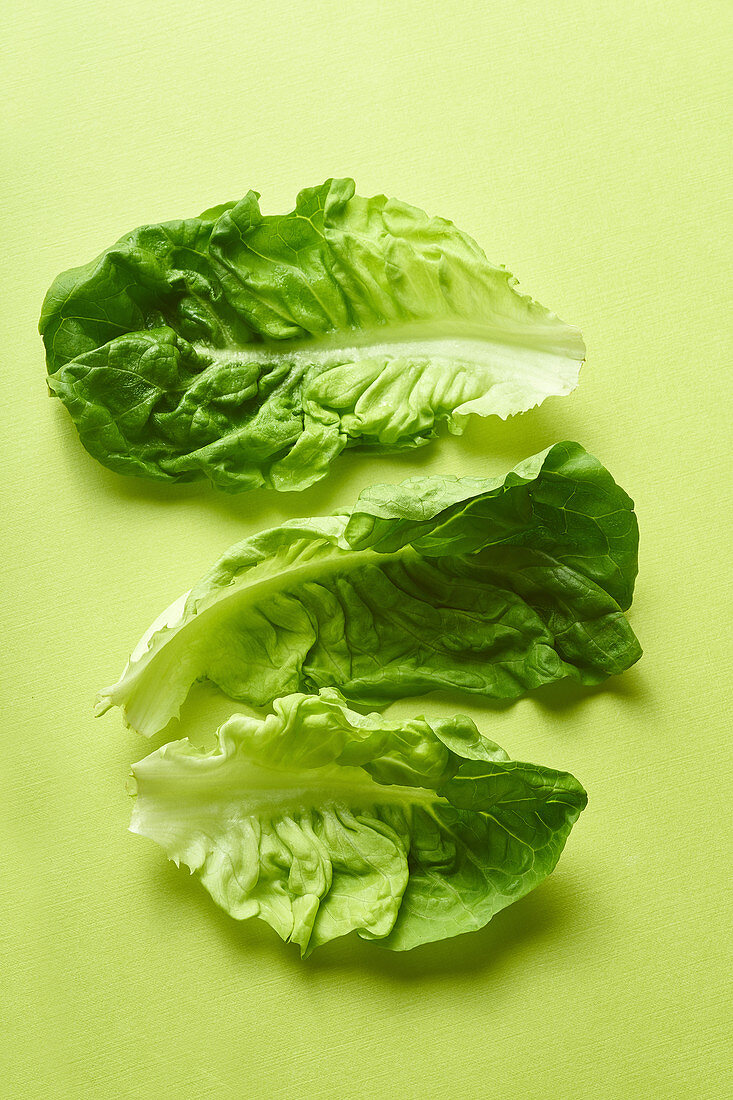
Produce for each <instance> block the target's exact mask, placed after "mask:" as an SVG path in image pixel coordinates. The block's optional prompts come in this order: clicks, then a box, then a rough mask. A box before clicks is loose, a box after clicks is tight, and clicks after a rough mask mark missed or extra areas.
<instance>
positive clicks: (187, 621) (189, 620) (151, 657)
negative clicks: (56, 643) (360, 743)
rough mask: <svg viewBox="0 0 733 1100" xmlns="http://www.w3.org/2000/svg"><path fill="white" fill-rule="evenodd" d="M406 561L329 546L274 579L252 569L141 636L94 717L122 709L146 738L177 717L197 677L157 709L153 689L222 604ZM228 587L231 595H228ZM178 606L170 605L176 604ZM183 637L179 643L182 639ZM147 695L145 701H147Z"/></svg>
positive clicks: (407, 553)
mask: <svg viewBox="0 0 733 1100" xmlns="http://www.w3.org/2000/svg"><path fill="white" fill-rule="evenodd" d="M406 557H415V558H417V557H418V555H417V554H416V553H415V551H414V550H413V549H412V547H410V546H404V547H401V548H400V549H399V550H398V551H396V552H394V553H391V554H380V553H378V552H377V551H376V550H344V549H341V548H340V547H338V546H333V547H332V549H331V550H330V552H328V553H326V554H325V555H323V554H316V555H314V556H313V558H311V559H310V560H309V561H307V562H300V563H297V562H296V563H294V564H293V565H292V566H290V567H286V568H285V569H282V570H279V571H278V572H277V573H275V574H274V575H273V574H272V573H271V571H270V568H269V567H268V574H269V575H267V576H265V577H263V578H261V579H259V578H258V577H257V575H256V574H257V570H258V569H259V568H260V566H259V565H256V566H254V567H253V568H252V569H251V570H249V571H248V573H247V574H245V576H246V577H247V578H248V579H247V581H245V582H244V583H243V584H242V585H241V586H236V587H235V585H232V586H227V587H226V588H223V589H221V591H220V592H219V593H217V595H216V597H215V598H214V599H213V600H212V602H211V603H209V604H207V605H206V606H205V607H203V608H202V609H201V610H199V611H197V612H195V613H194V614H192V615H190V616H188V617H184V618H183V620H182V621H181V622H180V623H179V624H173V625H171V626H169V627H167V628H165V627H164V628H162V630H160V631H152V629H151V631H149V632H148V634H147V635H143V638H142V639H141V640H140V642H139V643H138V646H137V647H136V650H139V649H140V647H141V646H142V644H143V643H144V642H145V640H146V638H147V639H148V640H149V641H150V642H151V643H152V644H151V647H150V648H149V649H148V650H147V651H146V652H145V653H144V654H143V655H142V656H140V657H139V658H138V659H136V660H132V659H131V661H130V662H129V663H128V666H127V668H126V669H125V671H124V672H123V674H122V676H121V677H120V679H119V680H118V682H117V683H116V684H115V685H114V686H113V687H111V688H108V689H106V690H105V691H102V692H101V693H100V696H99V699H100V702H99V704H98V713H100V714H101V713H104V710H106V709H107V708H108V707H109V706H114V705H119V706H122V708H123V713H124V715H125V718H126V720H127V722H128V723H129V724H130V725H131V726H132V727H133V729H136V730H138V731H139V732H141V733H145V734H146V735H147V736H151V735H152V734H153V733H157V731H158V730H159V729H162V728H163V725H165V724H167V722H168V721H169V720H170V719H171V718H173V717H175V716H176V715H177V713H178V710H179V709H180V706H181V704H182V703H183V700H184V699H185V697H186V695H187V694H188V690H189V688H190V685H191V683H192V682H193V680H195V679H197V677H198V675H200V673H196V672H195V671H194V672H193V673H191V671H190V670H189V672H188V673H187V674H186V682H185V686H183V687H182V688H181V686H180V685H179V684H176V685H175V687H176V688H180V690H178V691H176V698H175V701H173V702H171V698H170V697H169V698H168V699H167V700H165V702H166V703H167V704H170V705H166V706H163V707H160V702H161V692H160V690H159V687H160V684H161V682H163V683H164V682H166V679H167V678H168V676H170V679H169V682H171V681H175V679H176V677H175V667H176V665H179V666H180V664H181V662H180V660H179V655H180V650H181V648H182V646H184V645H185V647H186V648H187V649H188V651H189V652H188V655H189V657H191V656H193V647H194V645H195V640H194V641H193V642H192V640H191V632H192V631H194V632H195V635H196V636H197V637H198V636H200V635H201V634H204V633H205V631H206V627H207V623H208V622H209V621H210V620H211V618H212V617H214V616H216V614H217V613H221V612H222V610H223V608H224V607H225V606H226V607H227V611H228V612H229V613H231V612H232V611H233V610H235V608H236V607H237V606H239V605H241V604H245V605H246V604H250V605H255V604H259V603H261V602H262V600H264V599H267V597H268V595H270V594H271V593H274V592H279V591H283V590H284V589H285V588H288V587H290V586H291V585H294V584H296V585H297V584H300V583H302V582H304V581H307V580H308V579H309V578H312V579H313V580H318V579H319V578H322V577H324V576H327V575H331V574H333V573H337V572H339V571H351V570H353V569H356V568H362V567H363V566H364V565H365V564H368V563H369V562H376V561H379V563H380V564H383V563H384V562H386V561H396V560H398V559H405V558H406ZM233 587H234V591H232V588H233ZM178 602H179V601H176V603H178ZM171 606H175V604H173V605H171ZM166 614H167V612H164V613H163V615H162V616H160V619H164V618H165V615H166ZM157 621H160V620H157ZM166 632H167V633H168V634H169V637H167V638H165V633H166ZM156 635H159V636H160V637H161V644H160V645H158V646H157V647H156V645H155V638H156ZM184 637H185V639H186V641H185V642H184V641H183V638H184ZM153 670H155V676H154V685H153V687H154V688H156V689H158V690H154V691H153V693H152V694H150V693H148V692H146V690H145V689H146V680H147V679H148V676H149V675H150V674H151V673H152V672H153ZM149 694H150V698H147V696H148V695H149ZM153 715H155V717H154V719H153V723H152V724H153V726H154V728H153V729H148V728H147V727H148V724H149V719H150V718H151V717H152V716H153Z"/></svg>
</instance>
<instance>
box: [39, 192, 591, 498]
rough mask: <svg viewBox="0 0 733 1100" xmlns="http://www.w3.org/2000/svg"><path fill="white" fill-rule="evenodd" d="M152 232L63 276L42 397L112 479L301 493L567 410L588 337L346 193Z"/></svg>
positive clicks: (414, 223) (425, 235) (252, 200)
mask: <svg viewBox="0 0 733 1100" xmlns="http://www.w3.org/2000/svg"><path fill="white" fill-rule="evenodd" d="M258 197H259V196H258V195H257V194H256V193H255V192H253V191H250V192H249V193H248V194H247V195H246V196H245V197H244V198H243V199H242V200H241V201H240V202H238V203H236V204H235V203H227V204H224V205H223V206H221V207H217V208H215V209H213V210H209V211H207V212H206V213H205V214H202V215H201V217H200V218H191V219H188V220H185V221H179V222H169V223H166V224H162V225H149V226H143V227H142V228H140V229H136V230H134V231H133V232H132V233H129V234H127V236H125V237H123V238H122V239H121V240H120V241H118V242H117V244H116V245H114V246H113V247H112V248H109V249H107V250H106V251H105V252H104V253H102V255H101V256H99V257H98V258H97V259H96V260H94V261H92V263H90V264H87V265H86V266H85V267H81V268H75V269H73V270H71V271H67V272H65V273H64V274H62V275H60V276H59V277H58V278H57V279H56V280H55V282H54V283H53V285H52V286H51V288H50V290H49V292H48V294H47V296H46V300H45V302H44V305H43V310H42V314H41V320H40V331H41V333H42V335H43V339H44V343H45V345H46V352H47V363H48V373H49V380H48V381H49V387H50V389H51V392H52V393H54V394H56V395H57V396H58V397H60V398H61V400H62V401H63V402H64V404H65V405H66V407H67V408H68V410H69V412H70V413H71V415H72V417H73V419H74V422H75V424H76V426H77V428H78V431H79V435H80V437H81V440H82V443H83V444H84V446H85V447H86V448H87V450H88V451H89V452H90V453H91V454H92V455H94V457H95V458H97V459H98V460H99V461H100V462H103V463H104V464H105V465H107V466H109V467H111V468H112V469H115V470H118V471H119V472H121V473H129V474H137V475H142V476H147V477H153V478H158V479H164V480H168V481H171V480H174V481H190V480H193V479H198V478H202V477H205V478H209V479H210V481H212V482H213V483H214V485H216V486H218V487H219V488H222V489H226V490H229V491H232V492H236V491H240V490H243V489H250V488H254V487H257V486H261V485H267V486H273V487H275V488H277V489H282V490H295V489H303V488H305V487H306V486H308V485H311V484H312V483H313V482H314V481H317V480H318V479H319V478H321V477H323V476H324V475H325V474H326V473H327V472H328V469H329V466H330V464H331V462H332V460H333V459H334V458H335V457H336V456H337V455H338V454H339V453H340V452H341V451H342V450H343V449H344V448H345V447H351V446H362V447H364V446H366V447H370V448H373V449H377V450H382V451H384V450H394V449H402V448H405V447H415V446H420V445H422V444H424V443H427V442H428V441H429V440H430V439H431V438H433V437H434V436H435V434H436V431H437V430H438V429H439V428H440V426H441V425H443V424H444V425H446V426H447V427H448V429H449V430H450V431H453V432H460V431H462V430H463V426H464V423H465V420H466V418H467V416H468V414H470V413H477V414H479V415H481V416H487V415H489V414H495V415H497V416H500V417H502V418H506V417H507V416H511V415H513V414H514V413H520V412H523V411H525V410H527V409H530V408H532V407H533V406H535V405H537V404H539V403H540V402H541V401H544V399H545V398H546V397H548V396H551V395H555V394H567V393H569V392H570V391H571V390H572V389H574V387H575V386H576V384H577V380H578V371H579V369H580V365H581V363H582V361H583V357H584V355H585V348H584V345H583V341H582V339H581V337H580V334H579V332H578V331H577V329H575V328H572V327H570V326H568V325H565V324H564V323H563V322H561V321H560V320H559V319H558V318H557V317H556V316H555V314H553V313H550V312H549V311H548V310H546V309H544V308H543V307H542V306H540V305H539V304H538V303H537V302H535V301H533V300H532V299H531V298H529V297H526V296H524V295H522V294H519V293H518V292H517V290H516V288H515V283H516V280H515V279H514V278H513V276H512V275H510V273H509V272H507V271H506V270H504V269H503V268H498V267H494V266H492V265H491V264H490V263H489V262H488V261H487V259H486V257H485V256H484V253H483V252H482V251H481V249H480V248H479V247H478V245H477V244H476V243H475V242H474V241H473V240H471V238H470V237H468V236H467V235H466V234H465V233H462V232H461V231H460V230H459V229H457V228H456V227H455V226H454V225H453V224H452V223H451V222H449V221H445V220H444V219H442V218H429V217H428V216H427V215H426V214H424V213H423V212H422V211H421V210H418V209H416V208H415V207H412V206H408V205H407V204H405V203H402V202H398V201H396V200H393V199H386V198H385V197H384V196H383V195H379V196H376V197H375V198H371V199H364V198H360V197H359V196H357V195H355V194H354V183H353V181H352V180H348V179H343V180H333V179H332V180H327V181H326V182H325V183H324V184H322V185H321V186H320V187H311V188H308V189H306V190H304V191H302V192H301V193H300V194H299V195H298V198H297V202H296V207H295V210H294V211H293V212H292V213H290V214H285V215H282V216H263V215H262V214H261V213H260V209H259V206H258V202H257V200H258Z"/></svg>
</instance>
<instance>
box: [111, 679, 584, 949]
mask: <svg viewBox="0 0 733 1100" xmlns="http://www.w3.org/2000/svg"><path fill="white" fill-rule="evenodd" d="M132 770H133V776H134V782H135V789H136V801H135V809H134V813H133V818H132V824H131V830H132V832H134V833H140V834H142V835H143V836H147V837H150V838H151V839H152V840H155V841H156V842H157V843H158V844H159V845H160V846H161V847H162V848H163V849H164V850H165V852H166V853H167V855H168V856H169V858H170V859H172V860H174V861H175V863H176V864H177V865H180V864H181V863H184V864H185V865H186V866H187V867H189V868H190V870H191V873H192V874H193V873H196V874H197V875H198V877H199V878H200V879H201V882H202V883H203V884H204V886H205V887H206V889H207V890H208V891H209V893H210V894H211V896H212V898H213V899H214V901H215V902H216V903H217V904H218V905H220V906H221V907H222V908H223V909H225V910H226V911H227V912H228V913H230V914H231V915H232V916H233V917H236V918H237V919H240V920H241V919H245V918H247V917H259V918H260V919H262V920H264V921H267V923H268V924H270V925H272V927H273V928H274V929H275V931H276V932H277V933H278V935H279V936H281V937H282V938H283V940H286V941H292V942H293V943H296V944H298V945H299V947H300V949H301V954H302V955H308V954H310V952H311V951H312V950H313V949H314V948H315V947H318V946H319V945H320V944H323V943H327V942H328V941H329V940H333V939H335V938H337V937H339V936H344V935H346V934H347V933H349V932H356V933H357V934H358V935H359V936H361V937H362V938H363V939H368V940H378V941H379V942H380V943H381V944H382V945H383V946H384V947H390V948H393V949H395V950H398V951H402V950H407V949H409V948H412V947H415V946H417V945H418V944H421V943H427V942H430V941H432V940H438V939H443V938H445V937H448V936H455V935H458V934H459V933H461V932H470V931H473V930H475V929H477V928H482V927H483V926H484V925H485V924H487V922H488V921H489V920H491V918H492V916H493V915H494V914H495V913H497V912H498V911H499V910H500V909H503V908H504V907H505V906H507V905H510V904H511V903H512V902H513V901H516V900H517V899H518V898H521V897H523V896H524V895H525V894H526V893H528V891H530V890H532V889H533V888H534V887H535V886H536V885H537V884H538V883H539V882H541V881H542V880H543V879H544V878H545V877H546V876H547V875H548V874H549V873H550V872H551V871H552V869H553V867H554V866H555V864H556V863H557V860H558V858H559V856H560V853H561V852H562V849H563V847H564V845H565V841H566V839H567V837H568V834H569V832H570V829H571V828H572V826H573V824H574V822H575V821H576V820H577V818H578V815H579V814H580V812H581V810H582V809H583V807H584V806H585V804H586V801H587V798H586V794H585V791H584V790H583V788H582V787H581V786H580V784H579V783H578V782H577V780H576V779H574V778H573V777H572V776H571V775H568V774H567V773H565V772H557V771H551V770H550V769H548V768H541V767H537V766H536V765H533V764H522V763H517V762H515V761H510V760H509V759H508V758H507V756H506V754H505V753H504V752H503V751H502V750H501V749H499V747H498V746H497V745H494V744H493V743H492V742H490V741H487V740H485V739H484V738H482V737H481V735H480V734H479V732H478V730H477V729H476V726H475V725H474V724H473V722H472V721H471V720H470V719H469V718H466V717H463V716H460V715H459V716H457V717H455V718H452V719H449V720H439V721H436V722H432V723H428V722H427V721H426V720H425V719H424V718H416V719H412V720H409V721H404V722H400V723H396V722H388V721H386V720H384V719H383V718H380V717H379V716H378V715H376V714H372V715H369V716H366V717H364V716H362V715H360V714H356V713H354V712H353V711H349V710H348V709H347V708H346V706H345V704H344V702H343V700H342V699H341V698H340V696H339V695H338V694H337V693H336V692H334V691H332V690H329V689H326V690H324V691H322V692H321V694H320V697H316V696H312V695H290V696H288V697H287V698H284V699H279V700H277V702H276V703H275V705H274V713H273V714H271V715H269V716H268V717H267V718H265V719H264V720H262V719H254V718H247V717H244V716H240V715H236V716H234V717H232V718H231V719H229V721H227V722H226V723H225V725H224V726H222V727H221V729H220V730H219V731H218V734H217V745H216V747H215V748H214V749H212V750H211V751H209V752H206V751H203V750H201V749H198V748H196V747H194V746H193V745H192V744H191V743H190V742H189V741H187V740H183V741H176V742H173V743H171V744H168V745H165V746H164V747H163V748H161V749H158V751H157V752H154V753H152V754H151V755H150V756H148V757H146V758H145V759H144V760H141V761H140V762H139V763H138V764H135V765H134V766H133V769H132Z"/></svg>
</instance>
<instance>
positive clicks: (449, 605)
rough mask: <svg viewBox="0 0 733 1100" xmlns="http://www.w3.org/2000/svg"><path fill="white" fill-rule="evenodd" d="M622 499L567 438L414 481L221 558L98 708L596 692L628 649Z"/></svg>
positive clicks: (631, 538) (140, 710)
mask: <svg viewBox="0 0 733 1100" xmlns="http://www.w3.org/2000/svg"><path fill="white" fill-rule="evenodd" d="M637 547H638V528H637V524H636V517H635V515H634V512H633V503H632V501H631V500H630V499H629V497H628V496H627V495H626V493H625V492H624V491H623V490H622V489H620V488H619V487H618V486H617V485H616V483H615V482H614V480H613V478H612V477H611V475H610V474H609V473H608V471H607V470H605V469H604V467H603V466H602V465H601V464H600V462H598V460H597V459H595V458H593V457H592V456H591V455H589V454H587V453H586V452H585V451H584V450H583V448H582V447H580V446H579V445H578V444H577V443H562V444H556V445H555V446H554V447H551V448H550V449H549V450H548V451H546V452H543V453H541V454H539V455H535V456H534V457H533V458H530V459H527V460H526V461H524V462H522V463H521V464H520V465H519V466H517V467H516V469H515V470H513V471H512V472H511V473H510V474H508V475H507V477H506V478H504V479H501V478H498V479H477V478H466V479H460V480H459V479H455V478H440V477H433V478H416V479H412V480H411V481H408V482H405V483H404V484H403V485H402V486H378V487H376V488H372V489H369V490H367V491H366V492H365V493H363V494H362V495H361V496H360V497H359V500H358V502H357V504H356V506H355V507H354V508H353V509H352V510H351V512H350V513H348V514H344V515H338V516H332V517H330V518H321V519H309V520H296V521H293V522H290V523H286V524H283V525H282V526H280V527H275V528H272V529H270V530H267V531H264V532H261V533H260V534H257V535H254V536H252V537H250V538H247V539H245V540H244V541H243V542H240V543H238V544H237V545H236V546H234V547H232V548H231V549H230V550H229V551H228V552H227V553H226V554H224V556H223V557H222V558H221V559H220V560H219V561H218V562H217V563H216V565H215V566H214V568H213V569H212V570H211V571H210V572H209V573H208V574H207V575H206V576H205V577H204V578H203V580H201V581H200V582H199V583H198V584H197V585H196V586H195V587H194V588H193V589H192V590H191V592H189V593H186V594H185V595H184V596H182V597H181V598H180V599H179V600H177V601H176V602H175V603H174V604H173V605H172V606H171V607H170V608H169V609H168V610H167V611H166V612H164V613H163V615H162V616H161V617H160V618H159V619H158V620H156V622H155V623H153V625H152V627H151V628H150V629H149V630H148V631H147V632H146V634H145V635H144V637H143V638H142V639H141V641H140V643H139V644H138V646H137V648H136V649H135V651H134V652H133V654H132V657H131V658H130V661H129V662H128V665H127V667H126V669H125V671H124V672H123V675H122V677H121V678H120V680H119V681H118V682H117V683H116V684H115V685H114V686H113V687H110V688H107V689H105V690H104V691H103V692H101V693H100V696H99V701H98V705H97V706H98V713H103V712H104V711H105V710H107V709H108V708H109V707H110V706H115V705H116V706H120V707H121V708H122V711H123V715H124V718H125V720H126V722H127V723H128V724H129V725H130V726H132V727H133V728H134V729H136V730H139V731H140V732H141V733H144V734H146V735H152V734H154V733H156V732H158V731H159V730H161V729H163V727H164V726H165V725H166V724H167V723H168V721H169V720H170V719H171V718H173V717H174V716H175V715H177V714H178V712H179V709H180V706H181V704H182V703H183V701H184V700H185V698H186V696H187V694H188V691H189V689H190V687H191V685H192V684H193V683H194V681H196V680H199V679H208V680H211V681H212V682H213V683H214V684H216V685H218V687H219V688H220V689H221V690H222V691H223V692H224V693H225V694H226V695H228V696H230V697H232V698H233V699H237V700H242V701H246V702H248V703H251V704H254V705H255V706H263V705H265V704H268V703H270V702H271V701H272V700H273V699H275V698H277V697H278V696H280V695H284V694H288V693H290V692H294V691H300V690H303V691H318V690H319V689H320V688H323V687H336V688H338V689H339V690H340V691H341V692H342V694H343V695H344V696H345V697H346V698H347V699H348V700H350V701H351V702H352V703H354V704H359V705H368V706H380V705H383V704H385V703H387V702H389V701H390V700H392V699H395V698H398V697H402V696H408V695H417V694H420V693H424V692H426V691H431V690H433V689H439V688H446V689H455V688H458V689H462V690H465V691H468V692H473V693H477V694H480V695H486V696H493V697H496V698H514V697H516V696H519V695H521V694H523V693H524V692H526V691H528V690H529V689H531V688H536V687H539V686H540V685H541V684H545V683H549V682H551V681H554V680H559V679H561V678H563V677H572V678H574V679H576V680H579V681H580V682H581V683H583V684H597V683H600V682H601V681H602V680H604V679H605V678H606V677H607V676H610V675H612V674H614V673H619V672H622V671H623V670H624V669H626V668H628V667H629V666H630V665H632V664H633V663H634V662H635V661H636V660H638V658H639V657H640V655H641V649H640V647H639V643H638V641H637V640H636V638H635V636H634V634H633V632H632V630H631V627H630V626H629V624H628V622H627V620H626V618H625V616H624V614H623V612H624V610H625V609H626V608H628V606H629V604H630V603H631V596H632V592H633V586H634V579H635V577H636V569H637Z"/></svg>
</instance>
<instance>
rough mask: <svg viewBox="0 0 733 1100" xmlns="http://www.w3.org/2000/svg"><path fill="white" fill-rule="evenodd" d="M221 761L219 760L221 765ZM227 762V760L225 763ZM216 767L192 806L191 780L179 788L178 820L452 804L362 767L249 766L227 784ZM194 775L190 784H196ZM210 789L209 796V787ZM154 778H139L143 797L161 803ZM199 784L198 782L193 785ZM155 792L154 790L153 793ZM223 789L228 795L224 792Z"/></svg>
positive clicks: (176, 799)
mask: <svg viewBox="0 0 733 1100" xmlns="http://www.w3.org/2000/svg"><path fill="white" fill-rule="evenodd" d="M217 763H218V761H217ZM222 763H223V762H222ZM218 772H219V769H218V768H216V769H213V770H212V774H211V776H210V777H209V776H206V777H201V786H200V788H199V789H198V790H196V791H195V795H194V797H193V798H191V800H190V802H189V801H187V796H188V795H190V793H191V786H190V785H189V782H187V783H186V786H185V788H184V787H182V788H180V789H179V788H178V787H177V785H176V793H174V794H173V795H172V798H173V800H174V802H175V813H176V815H177V816H191V817H196V816H197V815H200V814H201V808H202V806H208V807H209V808H210V810H211V811H212V812H213V813H214V815H215V816H216V817H218V818H221V817H224V818H226V816H227V808H229V809H230V811H234V812H235V813H236V814H237V815H239V814H240V813H244V814H246V815H251V814H255V813H262V812H268V813H273V814H274V813H276V814H287V813H289V812H302V811H304V810H318V809H330V808H332V807H335V806H343V807H344V808H345V809H348V810H350V811H354V810H358V809H362V808H366V807H368V806H376V805H385V804H390V805H401V806H404V805H421V806H434V805H438V804H440V803H443V804H446V805H447V804H448V800H447V799H446V798H444V797H443V796H442V795H439V794H438V793H437V792H436V791H434V790H430V789H429V788H427V787H408V786H403V785H401V784H397V783H390V784H382V783H378V782H377V781H376V780H374V779H372V778H371V777H370V776H369V775H367V774H366V773H365V772H364V771H363V770H362V769H361V768H356V767H350V766H343V767H339V766H335V767H333V768H328V769H323V768H319V769H316V770H314V773H313V775H312V776H308V774H307V772H303V771H299V772H295V771H288V770H283V771H279V770H277V771H276V770H274V769H273V770H271V769H269V768H261V767H259V766H258V765H250V766H249V768H247V769H246V770H245V771H244V773H243V774H242V775H241V776H237V777H236V778H235V779H232V780H230V781H227V780H226V779H225V778H224V777H223V776H222V775H220V774H218ZM192 778H193V777H192V776H191V775H188V776H187V780H189V781H190V780H191V779H192ZM163 782H164V784H165V785H164V787H163V788H162V790H163V789H164V790H166V791H169V790H171V789H172V787H173V784H171V783H170V782H169V783H165V781H163ZM209 784H210V789H211V797H210V798H209V797H208V796H207V795H208V791H207V789H208V788H209ZM156 785H157V784H156V783H155V780H154V779H153V780H152V781H147V780H145V778H144V777H142V776H140V777H138V797H139V798H140V800H141V803H142V802H143V801H147V799H151V801H152V803H153V804H155V803H158V804H160V799H161V794H162V790H161V791H160V792H155V790H154V788H155V786H156ZM195 786H198V784H195V785H194V789H195ZM151 788H152V789H151ZM224 791H225V792H226V793H224Z"/></svg>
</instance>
